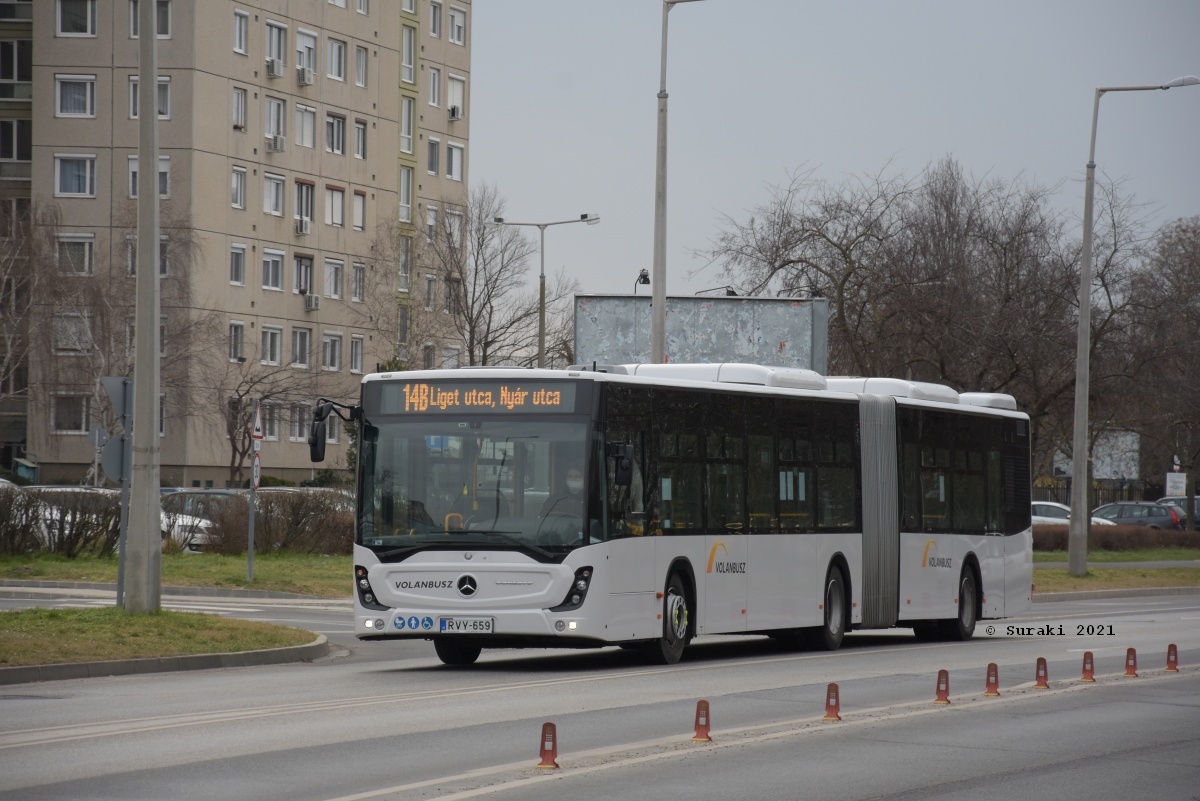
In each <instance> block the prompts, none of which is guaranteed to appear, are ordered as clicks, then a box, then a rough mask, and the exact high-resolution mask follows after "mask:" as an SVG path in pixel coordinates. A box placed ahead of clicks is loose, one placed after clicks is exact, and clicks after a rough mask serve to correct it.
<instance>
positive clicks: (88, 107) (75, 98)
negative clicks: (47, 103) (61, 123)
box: [54, 75, 96, 117]
mask: <svg viewBox="0 0 1200 801" xmlns="http://www.w3.org/2000/svg"><path fill="white" fill-rule="evenodd" d="M54 87H55V91H56V93H57V95H58V102H57V104H56V106H55V109H56V110H55V114H54V116H56V117H95V116H96V76H95V75H55V76H54Z"/></svg>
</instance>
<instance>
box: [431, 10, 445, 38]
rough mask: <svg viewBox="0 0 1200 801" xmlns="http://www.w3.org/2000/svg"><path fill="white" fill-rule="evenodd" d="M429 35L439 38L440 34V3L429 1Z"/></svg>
mask: <svg viewBox="0 0 1200 801" xmlns="http://www.w3.org/2000/svg"><path fill="white" fill-rule="evenodd" d="M429 35H430V36H432V37H434V38H435V39H436V38H439V37H440V36H441V35H442V4H441V3H438V2H430V3H429Z"/></svg>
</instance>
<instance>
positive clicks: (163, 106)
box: [129, 76, 171, 120]
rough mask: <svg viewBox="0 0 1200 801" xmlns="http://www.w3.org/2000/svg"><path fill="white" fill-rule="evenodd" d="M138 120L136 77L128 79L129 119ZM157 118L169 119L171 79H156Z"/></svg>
mask: <svg viewBox="0 0 1200 801" xmlns="http://www.w3.org/2000/svg"><path fill="white" fill-rule="evenodd" d="M137 118H138V79H137V76H130V78H129V119H131V120H136V119H137ZM158 118H159V119H160V120H169V119H171V79H170V78H169V77H166V78H164V77H160V78H159V79H158Z"/></svg>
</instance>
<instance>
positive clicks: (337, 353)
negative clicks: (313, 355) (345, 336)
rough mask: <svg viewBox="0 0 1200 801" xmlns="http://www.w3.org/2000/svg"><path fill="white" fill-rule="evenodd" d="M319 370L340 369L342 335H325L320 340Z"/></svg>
mask: <svg viewBox="0 0 1200 801" xmlns="http://www.w3.org/2000/svg"><path fill="white" fill-rule="evenodd" d="M321 368H322V369H324V370H341V369H342V335H341V334H326V335H325V336H324V337H322V339H321Z"/></svg>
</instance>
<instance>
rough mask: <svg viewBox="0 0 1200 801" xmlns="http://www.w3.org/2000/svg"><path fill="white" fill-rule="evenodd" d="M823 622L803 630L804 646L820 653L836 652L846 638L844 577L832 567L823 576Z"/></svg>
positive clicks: (837, 568)
mask: <svg viewBox="0 0 1200 801" xmlns="http://www.w3.org/2000/svg"><path fill="white" fill-rule="evenodd" d="M822 607H823V608H824V610H825V620H824V622H823V623H822V624H821V625H820V626H817V627H815V628H811V629H805V632H804V633H805V641H806V642H805V644H806V645H807V646H808V647H810V648H812V649H814V650H820V651H836V650H837V649H838V648H841V647H842V640H843V639H844V638H845V636H846V620H847V619H848V618H849V615H847V614H846V577H845V576H844V575H843V574H842V568H841V567H839V566H838V565H834V566H833V567H831V568H829V573H828V574H827V575H826V576H825V597H824V603H823V604H822Z"/></svg>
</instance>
